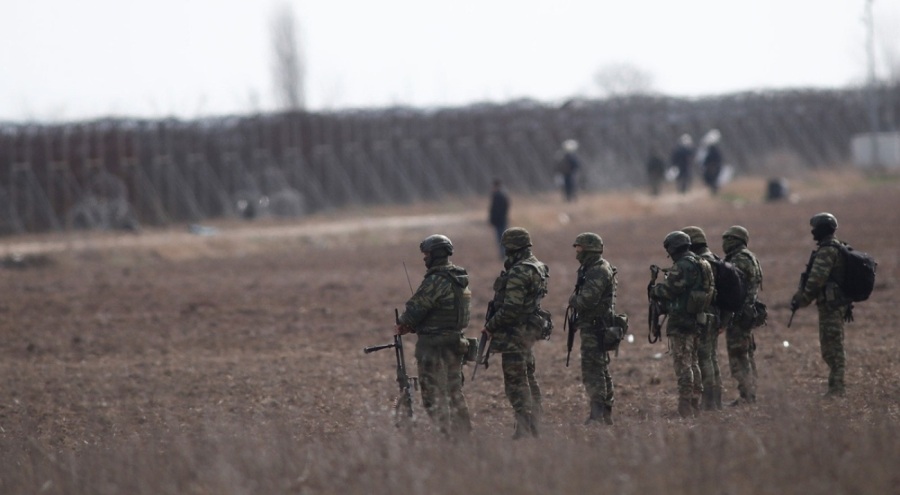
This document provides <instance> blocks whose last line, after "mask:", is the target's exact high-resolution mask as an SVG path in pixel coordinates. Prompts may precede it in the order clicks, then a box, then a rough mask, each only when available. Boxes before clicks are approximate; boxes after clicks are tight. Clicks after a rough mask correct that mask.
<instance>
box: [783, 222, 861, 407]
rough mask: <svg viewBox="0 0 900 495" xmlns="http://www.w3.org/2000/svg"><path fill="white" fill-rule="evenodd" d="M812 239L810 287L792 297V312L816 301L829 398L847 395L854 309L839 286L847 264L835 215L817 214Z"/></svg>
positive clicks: (808, 277) (805, 287)
mask: <svg viewBox="0 0 900 495" xmlns="http://www.w3.org/2000/svg"><path fill="white" fill-rule="evenodd" d="M809 225H810V226H811V227H812V236H813V239H814V240H815V241H816V246H817V248H816V251H815V252H814V253H813V256H812V259H811V261H810V265H809V267H808V268H807V274H806V283H805V284H804V285H803V287H801V288H799V289H798V290H797V293H796V294H794V296H793V297H791V310H792V311H796V310H797V309H799V308H803V307H806V306H808V305H809V304H810V303H811V302H812V301H816V308H817V309H818V310H819V345H820V347H821V351H822V359H823V360H824V361H825V363H826V364H827V365H828V368H829V373H828V392H827V393H826V394H825V396H826V397H843V395H844V366H845V361H846V356H845V355H844V320H845V318H846V316H847V313H848V311H849V309H850V301H849V300H848V299H847V298H846V296H844V294H843V292H842V291H841V288H840V286H839V285H838V282H837V281H839V280H843V278H844V271H845V267H846V265H845V262H844V258H843V256H841V253H840V250H839V249H838V247H837V244H838V242H839V241H838V240H837V238H836V237H835V236H834V232H835V230H837V226H838V223H837V218H835V217H834V215H832V214H831V213H817V214H816V215H813V217H812V218H811V219H810V220H809Z"/></svg>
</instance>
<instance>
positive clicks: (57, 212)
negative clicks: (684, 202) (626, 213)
mask: <svg viewBox="0 0 900 495" xmlns="http://www.w3.org/2000/svg"><path fill="white" fill-rule="evenodd" d="M878 92H879V95H878V101H880V102H881V104H880V105H879V114H878V115H877V119H878V121H879V126H880V128H881V129H882V130H895V129H896V116H897V115H900V107H898V106H897V105H898V103H900V85H896V86H885V87H881V88H879V90H878ZM872 117H873V115H872V113H871V111H870V107H869V106H867V100H866V95H865V94H864V93H863V91H861V90H844V91H812V90H809V91H781V92H765V93H745V94H735V95H728V96H721V97H714V98H703V99H676V98H668V97H629V98H619V99H610V100H570V101H568V102H566V103H565V104H563V105H561V106H551V105H546V104H542V103H539V102H534V101H517V102H511V103H508V104H503V105H475V106H469V107H461V108H444V109H430V110H425V109H410V108H389V109H380V110H364V111H344V112H332V113H310V112H295V113H277V114H268V115H256V116H244V117H221V118H211V119H202V120H192V121H181V120H172V119H170V120H124V119H114V120H100V121H91V122H83V123H69V124H58V125H35V124H6V125H0V234H15V233H25V232H42V231H49V230H66V229H80V228H93V229H137V228H139V226H140V225H167V224H172V223H179V222H198V221H202V220H206V219H212V218H219V217H228V216H235V217H236V216H243V217H247V218H252V217H255V216H258V215H275V216H283V217H296V216H302V215H304V214H308V213H311V212H315V211H321V210H327V209H333V208H340V207H343V206H347V205H353V204H387V203H409V202H413V201H418V200H424V199H439V198H441V197H448V196H457V197H459V196H463V197H464V196H469V195H474V194H484V193H485V192H486V191H487V190H488V189H489V187H490V182H491V179H492V178H493V177H499V178H502V179H503V180H504V182H505V183H506V185H507V186H508V187H509V189H510V190H511V191H513V192H516V193H527V192H542V191H547V190H550V189H552V188H554V187H555V186H554V182H553V178H554V164H555V158H554V157H555V155H556V153H557V152H558V149H559V146H560V143H561V142H562V141H563V140H565V139H575V140H577V141H578V142H579V143H580V149H579V154H580V156H581V158H582V160H583V162H584V165H585V167H584V169H585V170H584V172H585V173H584V174H583V177H582V178H583V181H582V184H581V187H582V188H585V189H588V190H605V189H614V188H618V187H632V186H636V185H639V184H643V183H644V182H645V171H644V170H645V169H644V162H645V160H646V158H647V156H648V153H649V152H650V150H654V149H655V150H657V151H658V152H659V153H660V154H661V156H663V157H664V158H665V157H667V156H668V153H669V150H670V149H671V148H672V146H674V144H675V143H676V141H677V139H678V136H680V135H681V134H684V133H688V134H691V135H692V136H695V137H699V136H702V135H703V133H705V132H706V131H708V130H709V129H712V128H716V129H719V131H720V132H721V135H722V142H721V148H722V150H723V153H724V155H725V157H726V161H727V162H728V163H729V164H731V165H732V166H734V168H735V169H736V170H737V172H738V173H751V174H752V173H766V174H777V173H779V168H783V167H791V166H798V167H805V168H809V167H813V168H817V167H833V166H840V165H842V164H845V163H847V162H848V161H849V158H850V153H851V150H850V141H851V138H852V136H853V135H854V134H859V133H863V132H868V131H869V130H870V129H871V128H872Z"/></svg>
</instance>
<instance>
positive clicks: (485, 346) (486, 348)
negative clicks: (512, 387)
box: [472, 301, 496, 382]
mask: <svg viewBox="0 0 900 495" xmlns="http://www.w3.org/2000/svg"><path fill="white" fill-rule="evenodd" d="M494 313H496V310H495V309H494V301H491V302H489V303H488V305H487V310H485V312H484V322H485V323H487V322H488V320H490V319H491V317H493V316H494ZM489 357H491V337H490V335H488V334H487V333H482V334H481V339H480V340H479V341H478V355H477V356H475V367H474V368H473V369H472V381H473V382H474V381H475V373H478V365H479V364H483V365H484V368H485V369H487V367H488V358H489Z"/></svg>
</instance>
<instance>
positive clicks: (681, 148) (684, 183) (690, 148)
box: [669, 134, 695, 194]
mask: <svg viewBox="0 0 900 495" xmlns="http://www.w3.org/2000/svg"><path fill="white" fill-rule="evenodd" d="M694 152H695V150H694V140H693V139H692V138H691V135H690V134H682V135H681V137H680V138H678V145H677V146H675V149H674V150H672V155H671V156H670V157H669V161H671V162H672V165H673V166H674V167H675V168H676V169H678V178H677V181H678V192H680V193H681V194H685V193H687V192H688V189H690V188H691V164H692V163H693V161H694Z"/></svg>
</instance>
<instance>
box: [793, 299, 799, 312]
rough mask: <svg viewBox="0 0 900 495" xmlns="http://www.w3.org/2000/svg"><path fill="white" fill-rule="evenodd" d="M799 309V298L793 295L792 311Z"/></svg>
mask: <svg viewBox="0 0 900 495" xmlns="http://www.w3.org/2000/svg"><path fill="white" fill-rule="evenodd" d="M798 309H800V303H799V302H797V298H795V297H792V298H791V311H797V310H798Z"/></svg>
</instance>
